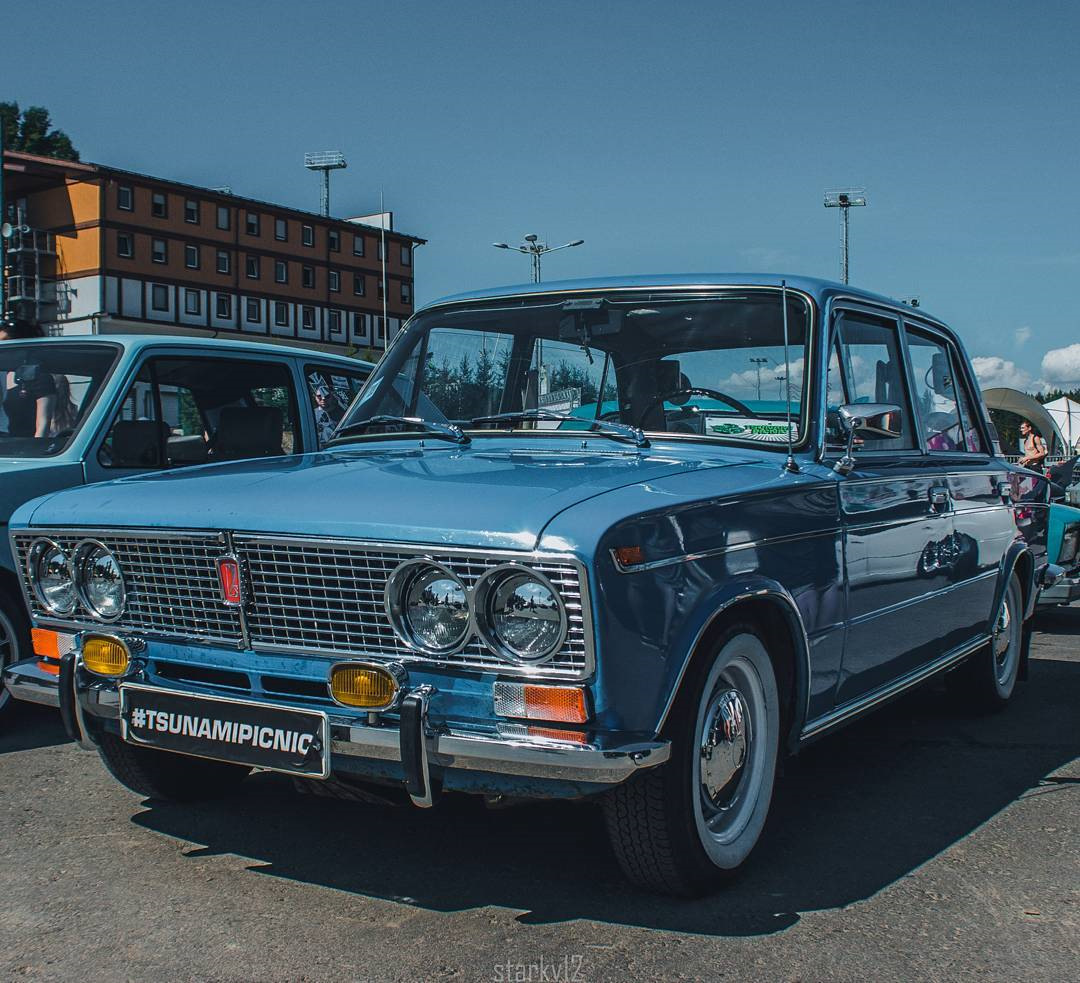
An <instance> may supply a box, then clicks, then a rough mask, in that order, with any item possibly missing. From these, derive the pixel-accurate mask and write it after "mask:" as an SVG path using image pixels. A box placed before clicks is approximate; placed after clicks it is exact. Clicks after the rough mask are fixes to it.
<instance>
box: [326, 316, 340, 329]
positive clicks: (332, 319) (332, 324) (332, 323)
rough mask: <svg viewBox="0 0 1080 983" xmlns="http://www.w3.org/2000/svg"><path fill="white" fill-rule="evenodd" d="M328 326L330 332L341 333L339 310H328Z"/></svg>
mask: <svg viewBox="0 0 1080 983" xmlns="http://www.w3.org/2000/svg"><path fill="white" fill-rule="evenodd" d="M327 318H328V319H329V321H328V326H329V328H330V333H331V334H340V333H341V311H330V312H329V313H328V314H327Z"/></svg>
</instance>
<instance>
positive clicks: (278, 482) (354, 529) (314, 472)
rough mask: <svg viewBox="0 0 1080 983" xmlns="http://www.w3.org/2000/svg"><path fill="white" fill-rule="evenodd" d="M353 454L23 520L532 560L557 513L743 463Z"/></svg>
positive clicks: (113, 493) (252, 466) (736, 458)
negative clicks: (331, 539) (470, 550)
mask: <svg viewBox="0 0 1080 983" xmlns="http://www.w3.org/2000/svg"><path fill="white" fill-rule="evenodd" d="M552 443H553V441H551V440H548V441H546V442H545V441H542V440H534V441H531V442H530V441H522V442H520V443H517V444H514V445H509V446H507V445H505V444H504V445H502V446H500V445H499V444H498V443H496V441H495V440H494V439H489V440H485V441H483V442H481V441H477V442H475V443H474V444H473V445H472V446H470V447H462V448H458V447H443V446H438V447H428V448H424V447H417V446H415V445H414V446H412V447H410V448H403V447H402V446H401V445H400V444H396V445H395V446H393V447H391V446H387V445H381V446H374V447H372V446H368V447H363V448H359V447H350V448H342V449H340V450H335V451H329V452H324V453H319V454H308V455H305V456H300V457H283V458H273V459H268V460H259V461H241V462H237V463H234V464H219V465H213V466H209V467H199V468H186V469H184V470H183V471H182V472H173V473H171V474H157V475H143V476H139V477H136V478H125V479H121V480H119V481H112V482H107V483H104V484H98V485H92V486H89V487H86V488H82V489H77V490H76V489H72V490H70V491H62V492H59V493H58V494H56V495H53V496H52V497H50V498H47V499H44V500H42V501H40V502H38V503H35V504H34V507H33V509H32V512H31V513H30V516H28V515H27V514H22V515H20V517H19V518H20V519H21V520H23V521H27V520H28V521H30V522H32V523H33V524H34V525H41V526H71V525H81V526H95V527H115V526H121V527H123V526H126V527H141V528H158V527H160V528H192V529H205V528H213V529H232V530H242V531H250V532H276V533H292V534H299V535H315V536H342V537H349V538H361V539H376V540H387V541H393V542H417V543H446V544H454V545H463V546H474V547H492V548H511V549H532V548H534V547H535V545H536V543H537V540H538V538H539V536H540V533H541V532H542V530H543V528H544V526H545V525H547V523H549V522H550V521H551V519H552V518H553V517H554V516H556V515H558V514H559V513H560V512H562V511H563V510H565V509H567V508H569V507H570V506H572V505H575V504H577V503H579V502H582V501H585V500H586V499H589V498H593V497H595V496H597V495H602V494H604V493H605V492H609V491H612V490H614V489H617V488H623V487H625V486H627V485H632V484H638V483H643V482H650V481H655V480H657V479H659V478H662V477H664V476H667V475H671V474H677V473H680V472H685V471H690V470H694V469H698V468H710V467H719V466H723V465H730V464H740V463H744V461H745V457H744V456H740V455H738V454H730V455H724V456H723V457H721V458H719V459H717V458H714V457H712V456H702V457H696V456H694V451H693V450H690V452H689V454H687V453H679V454H677V455H676V454H671V453H665V452H663V451H660V450H654V449H650V448H643V449H634V448H621V447H617V446H616V447H613V448H610V449H609V448H607V447H603V446H598V444H597V443H596V442H593V443H590V446H589V447H588V448H580V447H579V446H578V445H577V442H576V441H575V442H574V445H573V446H572V447H571V446H568V445H569V441H566V442H565V444H564V445H563V446H562V447H552V446H550V445H551V444H552Z"/></svg>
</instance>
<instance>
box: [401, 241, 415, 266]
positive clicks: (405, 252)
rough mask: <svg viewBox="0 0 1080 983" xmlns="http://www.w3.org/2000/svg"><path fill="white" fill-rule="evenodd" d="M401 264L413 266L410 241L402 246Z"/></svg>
mask: <svg viewBox="0 0 1080 983" xmlns="http://www.w3.org/2000/svg"><path fill="white" fill-rule="evenodd" d="M401 265H402V266H412V246H410V245H409V244H408V243H405V245H403V246H402V247H401Z"/></svg>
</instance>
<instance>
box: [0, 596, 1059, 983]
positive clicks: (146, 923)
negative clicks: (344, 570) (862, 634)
mask: <svg viewBox="0 0 1080 983" xmlns="http://www.w3.org/2000/svg"><path fill="white" fill-rule="evenodd" d="M1032 654H1033V661H1032V665H1031V678H1030V680H1029V681H1028V682H1027V683H1026V684H1021V685H1020V687H1019V690H1018V694H1017V696H1016V697H1015V699H1014V702H1013V704H1012V706H1010V708H1009V709H1008V710H1007V711H1005V712H1004V713H1003V714H1000V715H996V716H993V717H985V718H980V717H972V716H966V715H964V714H963V713H961V712H958V711H957V710H956V709H955V707H954V706H953V705H952V703H951V702H950V700H949V698H948V697H947V695H946V694H945V692H944V690H943V689H942V688H941V687H940V686H930V687H925V688H923V689H922V690H920V691H918V692H916V693H913V694H911V695H910V696H908V697H906V698H904V699H903V700H901V701H899V702H897V703H895V704H893V705H892V706H890V707H888V708H886V709H885V710H883V711H881V712H879V713H877V714H876V715H874V716H872V717H869V718H867V719H866V720H864V721H863V722H861V723H859V724H856V725H854V726H852V727H849V728H848V729H847V730H845V731H843V732H841V733H839V734H837V735H835V736H832V737H830V738H827V739H825V740H823V741H821V742H819V743H818V744H816V745H815V746H813V747H812V748H810V749H808V750H807V751H806V752H805V753H804V754H802V755H801V756H800V758H799V759H798V760H796V761H795V762H792V763H790V764H789V765H788V767H787V768H786V773H785V775H784V777H783V778H782V779H781V781H780V783H779V785H778V787H777V794H776V799H775V801H774V807H773V813H772V816H771V819H770V822H769V826H768V828H767V830H766V833H765V837H764V839H763V840H762V842H761V844H760V845H759V847H758V850H757V852H756V854H755V856H754V858H753V860H752V863H751V865H750V866H749V868H748V869H747V870H746V871H745V872H744V873H743V874H742V875H741V876H740V877H739V878H738V879H737V880H736V881H735V882H733V883H732V884H731V885H730V886H729V887H728V888H726V889H725V890H723V891H721V892H720V893H718V894H716V895H714V896H712V897H709V898H706V899H704V900H698V901H674V900H670V899H664V898H656V897H652V896H649V895H646V894H642V893H639V892H637V891H635V890H633V889H631V888H629V887H628V886H627V885H626V884H625V882H624V881H622V879H621V878H620V876H619V872H618V869H617V867H616V865H615V861H614V859H613V858H612V856H611V853H610V851H609V849H608V846H607V843H606V839H605V836H604V831H603V828H602V823H601V818H600V814H599V812H598V810H596V809H595V808H593V807H589V806H581V805H573V804H553V805H542V806H533V807H524V808H509V809H502V810H490V809H487V808H485V807H484V806H483V804H482V803H481V802H479V801H476V800H473V799H458V800H451V799H447V800H444V801H443V803H441V804H440V806H439V807H438V808H436V809H433V810H429V811H421V810H417V809H413V808H411V807H399V806H379V805H368V804H353V803H344V802H336V801H332V800H326V799H323V798H317V797H313V796H310V795H299V794H297V793H296V792H295V791H294V790H293V788H292V785H291V783H290V782H289V781H288V780H287V779H284V778H282V777H280V776H276V775H270V774H260V775H256V776H253V777H252V778H251V779H249V780H248V781H247V782H246V783H245V784H244V786H243V789H242V792H241V794H239V795H237V796H235V797H233V798H231V799H229V800H226V801H224V802H216V803H209V804H201V805H198V806H177V805H160V804H148V803H146V802H143V801H140V799H139V798H138V797H137V796H134V795H132V794H130V793H128V792H127V791H126V790H124V789H123V788H121V787H120V786H118V785H117V784H116V783H115V782H114V781H113V780H112V779H111V778H110V777H109V776H108V775H107V774H106V773H105V770H104V768H103V767H102V766H101V764H100V763H99V761H98V759H97V757H96V755H93V754H90V753H86V752H82V751H80V750H78V748H76V747H75V746H74V745H72V744H69V743H67V742H66V740H65V738H64V735H63V732H62V730H61V728H60V724H59V720H58V719H57V717H56V715H55V714H54V713H53V712H50V711H48V710H45V709H38V708H33V707H19V708H18V709H17V710H16V711H15V713H14V714H13V716H12V718H11V719H10V720H9V722H7V723H6V724H5V726H4V730H3V732H0V789H2V791H0V796H2V798H0V823H2V830H3V832H2V834H0V978H2V979H3V980H43V979H65V980H67V979H80V980H122V979H131V980H149V979H156V980H174V979H175V980H186V979H191V980H324V979H327V980H331V979H333V980H336V979H373V980H382V979H388V980H389V979H393V980H427V979H461V980H498V981H513V980H520V981H524V980H528V981H536V983H539V981H543V980H560V981H562V980H608V979H613V980H614V979H618V980H633V979H642V980H647V979H657V978H665V979H726V980H742V979H783V980H816V979H823V978H837V979H845V980H848V979H850V980H856V979H875V980H910V979H914V978H921V979H941V980H953V979H978V980H987V979H995V980H996V979H1002V980H1004V979H1009V980H1076V979H1080V610H1074V609H1068V610H1061V611H1058V612H1054V613H1051V614H1050V615H1044V616H1042V617H1041V619H1040V622H1039V630H1038V631H1037V632H1036V635H1035V638H1034V642H1033V648H1032Z"/></svg>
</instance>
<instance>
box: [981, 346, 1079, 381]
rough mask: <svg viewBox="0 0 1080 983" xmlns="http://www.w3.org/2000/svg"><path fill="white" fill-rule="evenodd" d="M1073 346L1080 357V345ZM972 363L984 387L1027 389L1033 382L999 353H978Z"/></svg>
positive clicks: (1025, 373) (1018, 367) (1017, 366)
mask: <svg viewBox="0 0 1080 983" xmlns="http://www.w3.org/2000/svg"><path fill="white" fill-rule="evenodd" d="M1073 347H1074V348H1076V349H1077V351H1078V357H1080V345H1074V346H1073ZM971 365H972V367H973V368H974V369H975V375H976V376H977V377H978V380H979V385H980V386H982V388H983V389H992V388H994V387H997V386H1004V387H1005V388H1008V389H1021V390H1027V389H1028V388H1030V386H1031V385H1032V382H1033V380H1032V378H1031V376H1030V375H1028V373H1027V372H1025V371H1024V370H1023V369H1022V368H1020V366H1019V365H1017V364H1016V363H1015V362H1011V361H1009V359H1007V358H1001V357H1000V356H998V355H976V356H975V357H974V358H973V359H972V360H971ZM1045 365H1046V362H1045V360H1044V361H1043V366H1044V368H1043V371H1044V372H1045V371H1046V369H1045Z"/></svg>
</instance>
